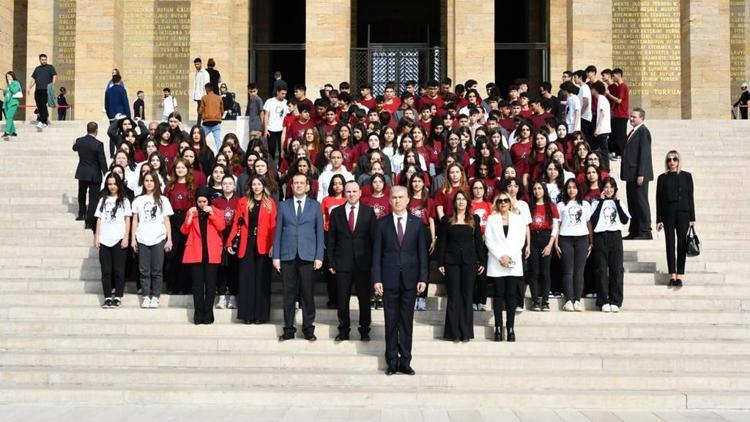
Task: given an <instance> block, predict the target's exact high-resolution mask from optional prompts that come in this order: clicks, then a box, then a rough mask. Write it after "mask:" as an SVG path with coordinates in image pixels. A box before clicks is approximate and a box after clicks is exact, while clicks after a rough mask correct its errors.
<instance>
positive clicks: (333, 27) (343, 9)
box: [290, 0, 356, 93]
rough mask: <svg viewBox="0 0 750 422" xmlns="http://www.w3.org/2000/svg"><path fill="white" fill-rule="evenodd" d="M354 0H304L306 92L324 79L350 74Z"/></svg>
mask: <svg viewBox="0 0 750 422" xmlns="http://www.w3.org/2000/svg"><path fill="white" fill-rule="evenodd" d="M353 1H356V0H315V1H307V2H306V9H305V25H306V28H307V31H306V39H305V44H306V46H305V79H306V81H305V85H307V92H308V93H315V92H318V90H320V89H322V88H323V85H325V84H326V83H327V82H334V83H335V82H338V81H347V80H349V78H350V77H351V72H350V66H349V62H350V56H351V45H352V42H351V39H352V34H351V30H350V28H351V26H352V21H351V16H352V13H351V7H352V2H353ZM290 88H292V87H290Z"/></svg>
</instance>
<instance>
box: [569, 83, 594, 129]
mask: <svg viewBox="0 0 750 422" xmlns="http://www.w3.org/2000/svg"><path fill="white" fill-rule="evenodd" d="M584 98H588V99H589V106H588V107H587V109H586V110H584V109H583V99H584ZM578 99H579V100H581V118H582V119H583V120H586V121H589V122H590V121H591V119H592V118H593V113H592V112H591V106H592V104H591V88H589V86H588V85H586V83H585V82H584V83H582V84H581V86H579V87H578ZM568 101H570V99H568Z"/></svg>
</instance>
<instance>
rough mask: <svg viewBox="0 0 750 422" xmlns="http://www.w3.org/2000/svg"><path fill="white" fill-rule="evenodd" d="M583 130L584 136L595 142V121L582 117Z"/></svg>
mask: <svg viewBox="0 0 750 422" xmlns="http://www.w3.org/2000/svg"><path fill="white" fill-rule="evenodd" d="M581 132H583V136H584V137H585V139H586V142H588V143H589V145H590V144H591V143H593V142H594V123H593V122H589V121H588V120H586V119H584V118H583V117H581Z"/></svg>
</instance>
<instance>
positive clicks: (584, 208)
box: [555, 179, 593, 312]
mask: <svg viewBox="0 0 750 422" xmlns="http://www.w3.org/2000/svg"><path fill="white" fill-rule="evenodd" d="M557 211H558V213H559V214H560V235H559V236H558V237H557V239H556V240H555V251H556V252H557V256H559V257H560V259H561V262H562V281H563V290H564V292H565V299H566V302H565V305H564V306H563V310H564V311H568V312H570V311H576V312H583V310H584V307H583V304H582V303H581V296H582V295H583V273H584V269H585V268H586V257H588V256H589V254H590V253H591V248H592V242H593V232H592V231H591V225H590V224H589V218H590V216H591V205H590V204H589V203H588V202H586V201H584V200H583V189H581V188H580V187H579V186H578V182H576V181H575V179H570V180H568V181H567V182H566V183H565V188H564V189H563V193H562V201H560V203H558V204H557Z"/></svg>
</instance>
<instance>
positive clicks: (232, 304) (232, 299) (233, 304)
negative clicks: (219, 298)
mask: <svg viewBox="0 0 750 422" xmlns="http://www.w3.org/2000/svg"><path fill="white" fill-rule="evenodd" d="M227 308H229V309H237V297H236V296H229V300H227Z"/></svg>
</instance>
